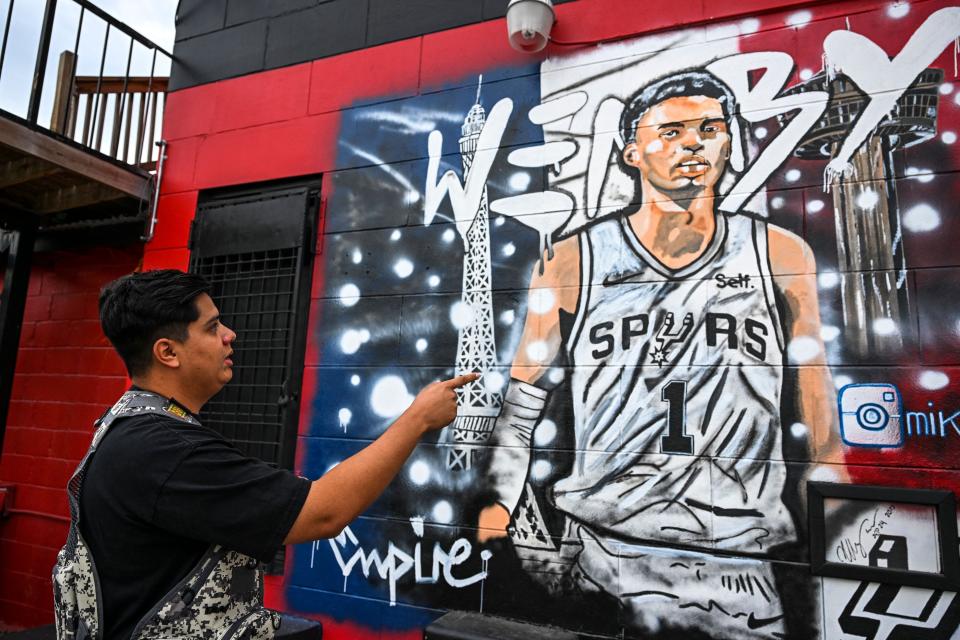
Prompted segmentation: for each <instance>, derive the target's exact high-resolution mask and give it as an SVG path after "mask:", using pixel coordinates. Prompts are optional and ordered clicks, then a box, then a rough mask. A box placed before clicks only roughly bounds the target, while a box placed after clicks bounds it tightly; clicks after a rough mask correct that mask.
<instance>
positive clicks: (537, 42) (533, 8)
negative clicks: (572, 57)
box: [507, 0, 556, 53]
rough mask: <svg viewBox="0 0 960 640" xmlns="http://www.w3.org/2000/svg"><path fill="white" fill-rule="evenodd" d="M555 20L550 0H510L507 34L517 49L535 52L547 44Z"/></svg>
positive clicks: (511, 43)
mask: <svg viewBox="0 0 960 640" xmlns="http://www.w3.org/2000/svg"><path fill="white" fill-rule="evenodd" d="M555 20H556V15H555V14H554V12H553V3H552V2H551V1H550V0H510V4H509V5H508V6H507V34H508V35H509V38H510V46H511V47H513V48H514V49H516V50H517V51H523V52H525V53H536V52H537V51H540V50H541V49H543V48H544V47H546V46H547V42H548V41H549V40H550V29H551V28H552V27H553V23H554V21H555Z"/></svg>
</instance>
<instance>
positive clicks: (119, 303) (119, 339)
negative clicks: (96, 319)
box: [100, 269, 210, 376]
mask: <svg viewBox="0 0 960 640" xmlns="http://www.w3.org/2000/svg"><path fill="white" fill-rule="evenodd" d="M204 293H206V294H209V293H210V283H209V282H207V280H206V279H205V278H203V277H202V276H199V275H197V274H195V273H184V272H183V271H177V270H175V269H160V270H157V271H146V272H144V273H134V274H131V275H128V276H124V277H122V278H118V279H117V280H114V281H113V282H110V283H109V284H107V285H106V286H105V287H104V288H103V289H102V290H101V291H100V326H101V328H102V329H103V333H104V334H105V335H106V336H107V339H108V340H110V343H111V344H112V345H113V348H114V349H116V350H117V353H118V354H120V358H121V359H122V360H123V363H124V364H125V365H126V367H127V371H128V373H129V374H130V375H131V376H136V375H142V374H145V373H146V372H147V371H148V370H149V369H150V365H151V363H152V362H153V345H154V343H155V342H156V341H157V340H159V339H160V338H171V339H173V340H178V341H181V342H182V341H184V340H186V339H187V335H188V334H187V326H188V325H189V324H190V323H191V322H195V321H196V320H197V318H199V317H200V310H199V309H198V308H197V303H196V299H197V297H198V296H200V295H202V294H204Z"/></svg>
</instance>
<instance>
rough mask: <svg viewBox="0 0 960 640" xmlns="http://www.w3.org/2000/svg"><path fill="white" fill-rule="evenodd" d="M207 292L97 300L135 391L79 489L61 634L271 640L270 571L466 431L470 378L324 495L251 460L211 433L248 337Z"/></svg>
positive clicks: (421, 402)
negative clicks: (207, 417)
mask: <svg viewBox="0 0 960 640" xmlns="http://www.w3.org/2000/svg"><path fill="white" fill-rule="evenodd" d="M209 291H210V285H209V283H207V282H206V281H205V280H204V279H203V278H202V277H200V276H197V275H194V274H187V273H182V272H179V271H171V270H164V271H151V272H147V273H140V274H134V275H132V276H127V277H124V278H121V279H119V280H117V281H115V282H113V283H111V284H109V285H107V286H106V287H105V288H104V290H103V292H102V293H101V296H100V319H101V324H102V327H103V331H104V333H105V334H106V336H107V337H108V338H109V339H110V341H111V343H112V344H113V345H114V347H115V348H116V350H117V352H118V353H119V354H120V357H121V358H122V359H123V361H124V363H125V364H126V366H127V369H128V371H129V373H130V377H131V379H132V381H133V386H132V387H131V389H130V390H129V391H127V392H126V393H125V394H124V395H123V396H122V397H121V398H120V399H119V401H118V402H117V403H116V404H115V405H114V406H113V408H112V409H110V410H109V411H107V412H106V413H105V414H104V415H103V417H102V418H101V419H100V420H99V421H98V429H97V432H96V435H95V436H94V441H93V445H92V446H91V448H90V451H89V453H88V454H87V455H86V457H85V458H84V460H83V461H82V462H81V464H80V466H79V468H78V469H77V472H76V474H75V475H74V476H73V478H72V479H71V481H70V484H69V499H70V507H71V516H72V519H71V527H70V534H69V537H68V540H67V544H66V546H65V547H64V549H63V550H62V551H61V552H60V555H59V557H58V561H57V566H56V567H55V568H54V596H55V608H56V619H57V635H58V637H59V638H60V639H61V640H64V639H74V638H77V639H82V638H88V637H93V638H102V639H104V640H111V639H121V638H123V639H128V638H134V639H137V640H140V639H143V640H146V639H148V638H187V637H189V638H204V639H208V638H209V639H211V640H214V639H216V640H219V639H220V638H223V637H226V636H228V635H229V637H231V638H234V637H236V638H253V637H256V638H262V639H266V638H273V637H274V635H275V633H276V630H277V628H278V627H279V626H280V618H279V616H278V615H277V614H276V613H274V612H272V611H269V610H266V609H264V608H263V581H262V575H261V572H260V570H259V568H258V566H259V562H266V561H269V560H271V559H272V558H273V557H274V555H275V554H276V551H277V549H278V548H279V547H280V545H281V544H294V543H298V542H306V541H310V540H315V539H318V538H330V537H333V536H336V535H338V534H339V533H340V531H341V530H342V529H343V528H344V527H345V526H346V525H347V524H348V523H349V522H350V521H351V520H353V519H354V518H356V517H357V516H358V515H359V514H360V513H361V512H362V511H363V510H364V509H366V508H367V507H368V506H369V505H370V504H371V503H372V502H373V501H374V500H375V499H376V498H377V497H378V496H379V495H380V493H381V492H382V491H383V490H384V489H385V488H386V486H387V485H388V484H389V483H390V481H391V480H392V479H393V477H394V476H395V475H396V473H397V472H398V471H399V469H400V468H401V466H402V465H403V463H404V462H405V461H406V459H407V457H408V456H409V455H410V453H411V452H412V451H413V448H414V446H415V445H416V444H417V442H418V441H419V439H420V437H421V436H422V435H423V434H425V433H427V432H429V431H433V430H436V429H440V428H442V427H444V426H446V425H447V424H449V423H450V422H451V421H452V420H453V419H454V417H455V416H456V408H457V403H456V393H455V389H457V388H458V387H461V386H463V385H464V384H467V383H469V382H471V381H473V380H474V379H476V376H475V375H473V374H471V375H464V376H460V377H458V378H454V379H453V380H447V381H445V382H437V383H434V384H432V385H429V386H428V387H426V388H425V389H424V390H423V391H421V392H420V394H419V395H418V396H417V397H416V399H415V400H414V401H413V403H412V405H411V406H410V407H409V408H408V409H407V410H406V411H405V412H404V413H403V414H402V415H401V416H400V417H399V418H398V419H397V420H396V422H394V423H393V424H392V425H391V426H390V427H389V428H388V429H387V430H386V432H385V433H384V434H383V435H381V436H380V438H378V439H377V440H376V441H374V442H373V443H372V444H370V445H369V446H368V447H367V448H366V449H364V450H362V451H360V452H359V453H357V454H356V455H354V456H352V457H350V458H348V459H346V460H344V461H343V462H341V463H340V464H339V465H337V467H336V468H334V469H333V470H331V471H330V472H329V473H327V474H326V475H325V476H323V477H322V478H320V479H319V480H315V481H313V482H310V481H308V480H307V479H305V478H302V477H298V476H296V475H294V474H293V473H291V472H289V471H285V470H283V469H276V468H274V467H272V466H270V465H268V464H266V463H264V462H261V461H259V460H255V459H252V458H247V457H245V456H243V455H242V454H241V453H240V451H238V450H237V449H236V448H234V447H233V446H232V445H231V444H230V443H228V442H227V441H226V440H224V439H223V437H221V436H220V435H219V434H218V433H216V432H215V431H213V430H211V429H208V428H206V427H204V426H203V425H201V424H200V421H199V418H198V416H197V414H198V413H199V411H200V410H201V408H202V407H203V405H204V404H205V403H206V402H207V401H208V400H209V399H210V398H211V397H212V396H213V395H214V394H216V393H217V392H218V391H219V390H220V389H221V388H222V387H223V386H224V385H225V384H227V383H228V382H229V381H230V379H231V378H232V377H233V371H232V367H233V360H232V358H233V353H234V342H235V340H236V338H237V335H236V334H235V333H234V332H233V331H231V330H230V329H229V328H228V327H227V326H226V325H224V324H223V322H222V321H221V319H220V314H219V311H218V310H217V307H216V305H215V304H214V302H213V300H212V299H211V297H210V295H209Z"/></svg>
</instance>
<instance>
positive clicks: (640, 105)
mask: <svg viewBox="0 0 960 640" xmlns="http://www.w3.org/2000/svg"><path fill="white" fill-rule="evenodd" d="M683 96H706V97H708V98H715V99H716V100H717V101H719V102H720V107H721V108H722V109H723V117H724V119H725V120H726V121H727V122H730V119H731V118H733V117H734V116H735V115H736V113H737V102H736V98H735V97H734V95H733V92H732V91H731V90H730V87H728V86H727V85H725V84H724V83H723V82H721V81H720V79H719V78H717V77H716V76H715V75H713V74H712V73H709V72H708V71H684V72H682V73H678V74H676V75H672V76H668V77H666V78H662V79H660V80H656V81H654V82H651V83H650V84H648V85H647V86H645V87H643V88H642V89H640V90H639V91H637V92H636V93H635V94H633V96H631V97H630V99H629V100H627V106H626V107H625V108H624V110H623V116H621V118H620V132H621V133H622V134H623V143H624V144H630V143H631V142H633V140H634V139H635V138H636V135H637V122H638V121H639V120H640V118H642V117H643V114H645V113H646V112H647V111H648V110H649V109H650V107H652V106H654V105H657V104H660V103H661V102H663V101H664V100H669V99H670V98H679V97H683Z"/></svg>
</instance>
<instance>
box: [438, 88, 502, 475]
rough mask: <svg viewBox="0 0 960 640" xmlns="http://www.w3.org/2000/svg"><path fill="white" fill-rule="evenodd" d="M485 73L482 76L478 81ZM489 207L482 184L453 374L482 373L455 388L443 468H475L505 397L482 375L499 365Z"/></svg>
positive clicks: (469, 143)
mask: <svg viewBox="0 0 960 640" xmlns="http://www.w3.org/2000/svg"><path fill="white" fill-rule="evenodd" d="M482 82H483V76H480V83H482ZM480 88H481V87H480V85H478V86H477V100H476V102H475V103H474V105H473V106H472V107H471V108H470V111H469V112H468V113H467V117H466V119H464V121H463V126H462V127H461V134H462V135H461V137H460V156H461V158H462V160H463V179H464V182H466V179H467V175H468V174H469V172H470V167H471V165H472V164H473V158H474V155H475V154H476V151H477V140H478V139H479V138H480V132H481V131H482V130H483V124H484V122H485V121H486V115H487V114H486V111H484V109H483V106H482V105H481V104H480ZM489 218H490V210H489V207H488V205H487V188H486V186H484V188H483V196H482V197H481V198H480V206H479V207H478V208H477V212H476V215H475V216H474V218H473V222H472V223H471V224H470V226H469V227H468V228H467V232H466V237H465V238H464V239H463V240H464V254H463V293H462V297H461V301H462V303H463V305H464V306H465V307H466V308H468V309H469V310H470V312H471V313H470V321H469V323H468V324H466V325H465V326H463V327H461V329H460V335H459V337H458V340H457V363H456V374H457V375H461V374H464V373H471V372H478V373H480V374H481V378H480V379H479V380H477V381H476V382H472V383H470V384H468V385H466V386H465V387H463V388H462V389H459V390H458V393H459V394H460V398H459V400H460V408H459V410H458V412H457V419H456V420H455V421H454V423H453V428H452V429H451V432H452V436H453V447H451V448H450V449H449V451H448V453H447V468H448V469H451V470H458V471H459V470H469V469H471V468H473V463H474V458H475V455H476V452H477V449H476V445H477V444H481V443H484V442H486V441H487V440H488V439H489V438H490V433H491V432H492V431H493V425H494V422H495V421H496V419H497V415H498V414H499V413H500V405H501V404H502V403H503V397H502V396H501V394H500V391H499V390H498V389H495V390H490V389H489V388H488V387H487V386H486V384H485V380H484V378H483V377H482V376H483V374H488V373H490V372H492V371H493V370H494V368H495V367H496V366H497V349H496V342H495V340H494V335H493V294H492V293H491V290H490V289H491V287H490V225H489Z"/></svg>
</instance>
